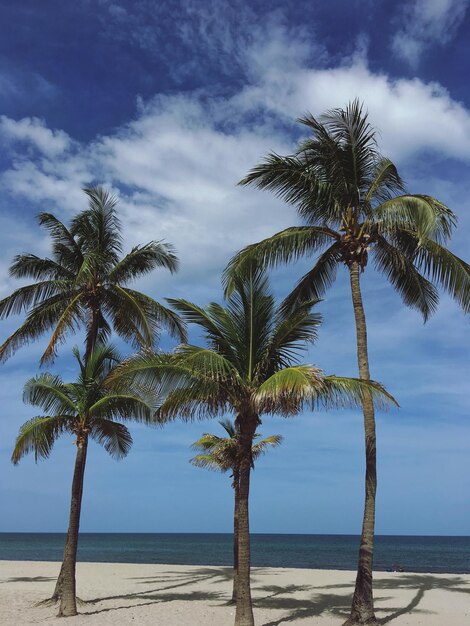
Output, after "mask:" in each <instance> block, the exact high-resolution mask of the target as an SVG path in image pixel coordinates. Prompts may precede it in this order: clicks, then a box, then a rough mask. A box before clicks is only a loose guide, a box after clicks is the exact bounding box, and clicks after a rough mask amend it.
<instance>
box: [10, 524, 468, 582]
mask: <svg viewBox="0 0 470 626" xmlns="http://www.w3.org/2000/svg"><path fill="white" fill-rule="evenodd" d="M64 542H65V534H62V533H0V559H1V560H12V561H61V560H62V555H63V548H64ZM358 546H359V537H357V536H354V535H287V534H285V535H269V534H252V535H251V549H252V565H253V566H254V567H299V568H315V569H341V570H354V569H355V568H356V564H357V553H358ZM78 560H79V561H88V562H106V563H163V564H170V565H226V566H230V565H231V563H232V535H231V534H224V533H220V534H219V533H214V534H203V533H148V534H147V533H135V534H134V533H81V534H80V540H79V548H78ZM374 569H375V570H377V571H394V570H399V571H405V572H429V573H453V574H457V573H459V574H469V573H470V537H429V536H426V537H419V536H392V535H379V536H377V537H376V548H375V557H374Z"/></svg>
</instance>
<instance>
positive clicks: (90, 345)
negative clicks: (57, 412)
mask: <svg viewBox="0 0 470 626" xmlns="http://www.w3.org/2000/svg"><path fill="white" fill-rule="evenodd" d="M98 317H99V308H98V307H97V306H95V305H92V307H91V310H90V317H89V318H88V322H87V333H86V341H85V356H84V361H85V364H86V363H87V361H88V359H89V358H90V354H91V353H92V352H93V349H94V348H95V346H96V343H97V341H98ZM68 540H69V539H68V533H67V539H66V543H65V545H66V546H67V544H68ZM66 550H67V547H66V548H65V551H64V558H63V560H62V566H61V568H60V572H59V576H58V578H57V582H56V585H55V589H54V593H53V594H52V597H51V598H50V600H46V601H45V603H49V602H51V603H54V602H58V601H59V600H60V599H61V597H62V588H63V582H64V574H65V553H66Z"/></svg>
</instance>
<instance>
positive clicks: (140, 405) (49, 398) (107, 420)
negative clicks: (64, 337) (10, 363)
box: [12, 345, 152, 464]
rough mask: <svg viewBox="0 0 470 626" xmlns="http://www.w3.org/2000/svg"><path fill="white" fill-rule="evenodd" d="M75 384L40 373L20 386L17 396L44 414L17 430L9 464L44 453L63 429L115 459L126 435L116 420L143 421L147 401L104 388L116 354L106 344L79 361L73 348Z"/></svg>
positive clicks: (148, 412) (126, 443) (125, 390)
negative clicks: (96, 446) (88, 439)
mask: <svg viewBox="0 0 470 626" xmlns="http://www.w3.org/2000/svg"><path fill="white" fill-rule="evenodd" d="M74 355H75V358H76V360H77V362H78V365H79V370H80V373H79V376H78V379H77V381H76V382H73V383H65V382H63V380H62V379H61V377H60V376H57V375H53V374H50V373H43V374H40V375H39V376H35V377H34V378H31V379H30V380H29V381H28V382H27V383H26V385H25V388H24V394H23V399H24V401H25V402H27V403H28V404H31V405H33V406H37V407H40V408H41V409H42V410H43V411H44V413H45V415H42V416H39V417H34V418H33V419H31V420H29V421H28V422H26V423H25V424H23V426H22V427H21V429H20V432H19V435H18V438H17V440H16V444H15V448H14V451H13V455H12V461H13V463H15V464H16V463H18V462H19V461H20V459H21V458H22V457H23V456H25V455H26V454H28V453H29V452H33V453H34V455H35V458H36V460H38V459H39V458H47V457H49V455H50V453H51V450H52V447H53V445H54V442H55V441H56V440H57V439H58V438H59V436H60V435H62V434H64V433H69V434H72V435H74V436H75V438H76V443H77V445H78V443H79V442H80V441H83V440H84V439H87V438H88V437H90V438H91V439H93V440H95V441H96V442H97V443H99V444H100V445H102V446H103V447H104V448H105V450H106V451H107V452H108V453H109V454H110V455H111V456H113V457H115V458H117V459H119V458H122V457H124V456H126V454H127V453H128V451H129V450H130V447H131V445H132V437H131V434H130V432H129V430H128V429H127V428H126V426H125V425H124V424H122V423H121V422H122V420H129V419H132V420H137V421H143V422H146V423H149V422H150V421H151V419H152V407H151V403H150V400H149V399H148V398H147V399H146V398H145V397H143V396H142V395H141V393H137V392H136V391H135V390H134V389H132V388H131V387H130V386H128V385H126V386H121V387H120V388H119V389H117V388H115V387H113V389H111V388H110V387H109V386H108V380H109V377H110V374H111V373H112V371H113V368H114V367H115V366H116V365H117V364H118V363H119V356H118V354H117V352H116V350H115V349H114V348H112V347H111V346H109V345H108V346H97V347H96V348H95V349H94V351H93V352H92V353H91V355H90V358H89V359H88V361H87V362H86V363H85V362H84V361H83V360H82V358H81V357H80V354H79V352H78V349H77V348H75V349H74Z"/></svg>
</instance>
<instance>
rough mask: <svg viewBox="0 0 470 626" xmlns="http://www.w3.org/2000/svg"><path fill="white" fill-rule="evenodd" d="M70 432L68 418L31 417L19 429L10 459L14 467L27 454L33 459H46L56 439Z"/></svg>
mask: <svg viewBox="0 0 470 626" xmlns="http://www.w3.org/2000/svg"><path fill="white" fill-rule="evenodd" d="M64 431H68V432H71V425H70V417H68V416H67V417H62V416H59V415H57V416H53V417H49V416H40V417H33V418H32V419H30V420H29V421H28V422H26V423H25V424H23V426H21V428H20V432H19V434H18V437H17V438H16V442H15V447H14V450H13V454H12V457H11V460H12V462H13V463H14V464H15V465H16V464H17V463H19V461H20V460H21V459H22V458H23V457H24V456H25V455H26V454H28V453H29V452H34V458H35V460H36V461H38V460H39V459H40V458H43V459H47V458H48V457H49V455H50V453H51V450H52V447H53V445H54V442H55V441H56V439H57V438H58V437H59V436H60V435H61V434H62V433H63V432H64Z"/></svg>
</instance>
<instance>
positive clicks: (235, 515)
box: [230, 469, 240, 604]
mask: <svg viewBox="0 0 470 626" xmlns="http://www.w3.org/2000/svg"><path fill="white" fill-rule="evenodd" d="M233 490H234V495H235V502H234V510H233V589H232V599H231V600H230V604H236V602H237V584H238V511H239V508H240V472H239V470H238V469H237V470H234V472H233Z"/></svg>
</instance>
